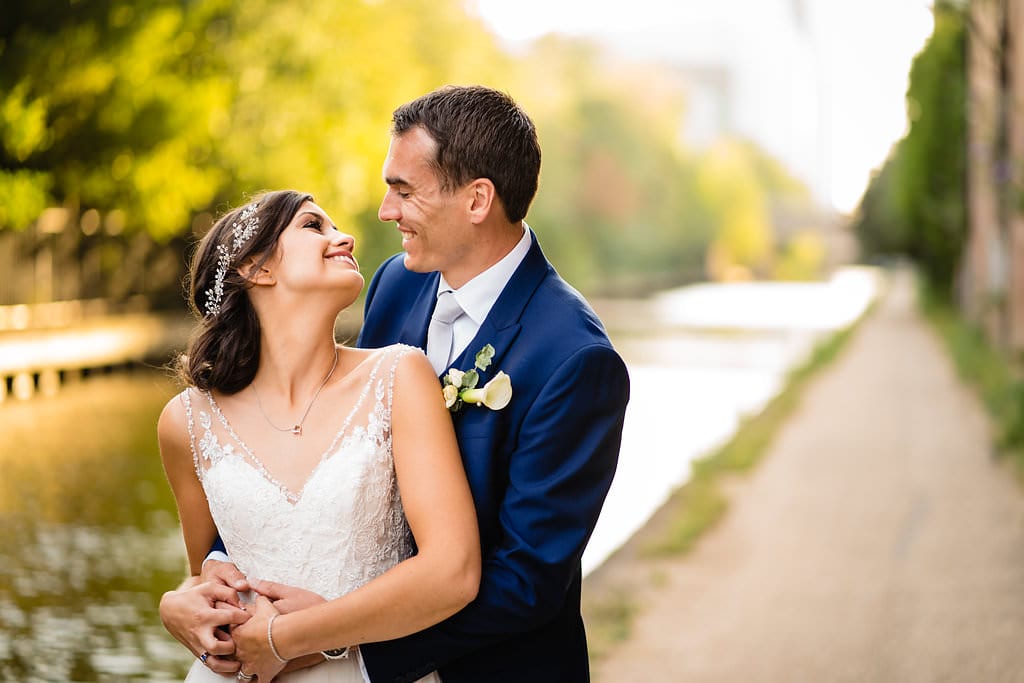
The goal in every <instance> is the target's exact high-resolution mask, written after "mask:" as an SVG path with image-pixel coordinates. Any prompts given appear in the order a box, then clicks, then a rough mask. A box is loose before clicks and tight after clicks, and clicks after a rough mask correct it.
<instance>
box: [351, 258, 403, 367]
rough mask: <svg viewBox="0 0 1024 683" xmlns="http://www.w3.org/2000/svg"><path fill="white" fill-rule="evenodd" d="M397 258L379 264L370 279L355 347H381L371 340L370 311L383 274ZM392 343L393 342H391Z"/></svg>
mask: <svg viewBox="0 0 1024 683" xmlns="http://www.w3.org/2000/svg"><path fill="white" fill-rule="evenodd" d="M396 258H398V256H392V257H391V258H389V259H388V260H387V261H385V262H384V263H382V264H381V266H380V268H378V269H377V271H376V272H375V273H374V274H373V278H371V279H370V285H369V286H368V287H367V288H366V300H365V302H364V303H363V326H362V327H361V328H360V330H359V338H358V339H357V340H356V346H357V347H359V348H361V349H365V348H368V347H375V346H383V345H384V344H382V343H381V341H380V340H378V339H371V337H373V336H374V333H373V320H374V318H373V317H372V316H373V312H372V311H371V310H370V309H371V307H372V304H373V297H374V296H375V295H376V294H377V288H378V287H379V286H380V283H381V280H383V279H384V273H385V272H387V269H388V266H389V265H391V262H392V261H394V260H395V259H396ZM392 341H394V340H392Z"/></svg>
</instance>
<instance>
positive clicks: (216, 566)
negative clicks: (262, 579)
mask: <svg viewBox="0 0 1024 683" xmlns="http://www.w3.org/2000/svg"><path fill="white" fill-rule="evenodd" d="M200 577H201V578H202V580H203V581H212V582H214V583H222V584H224V585H225V586H231V587H232V588H234V589H235V590H236V591H238V592H239V593H244V592H246V591H247V590H249V588H250V586H249V582H248V581H247V580H246V578H245V574H243V573H242V572H240V571H238V567H236V566H235V565H234V564H232V563H231V562H221V561H220V560H206V561H205V562H203V573H202V574H201V575H200ZM231 602H232V604H233V605H236V606H237V605H238V600H233V601H231Z"/></svg>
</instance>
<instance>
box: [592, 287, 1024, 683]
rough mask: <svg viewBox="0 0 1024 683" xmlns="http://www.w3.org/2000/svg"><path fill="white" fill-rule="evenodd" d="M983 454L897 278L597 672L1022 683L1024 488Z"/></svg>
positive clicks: (687, 677) (664, 575) (984, 445)
mask: <svg viewBox="0 0 1024 683" xmlns="http://www.w3.org/2000/svg"><path fill="white" fill-rule="evenodd" d="M680 421H681V424H682V425H683V427H682V428H684V429H685V416H681V420H680ZM991 449H992V446H991V435H990V429H989V426H988V424H987V421H986V417H985V415H984V412H983V408H982V406H981V405H980V403H979V401H978V400H977V399H976V398H975V396H974V395H973V394H972V393H971V391H970V390H969V389H968V388H966V387H965V386H964V385H962V384H961V383H960V382H959V381H958V379H957V377H956V376H955V373H954V370H953V368H952V366H951V364H950V362H949V360H948V359H947V356H946V355H945V353H944V350H943V349H942V348H941V346H940V342H939V341H938V340H937V339H936V338H935V337H934V335H933V334H932V332H931V331H930V330H929V329H928V327H927V324H926V323H925V322H924V321H923V320H922V319H921V318H920V316H919V314H918V313H917V312H916V310H915V304H914V301H913V284H912V282H911V280H910V278H909V276H907V275H905V274H898V275H896V276H894V277H893V278H892V279H891V281H890V287H889V293H888V295H887V296H886V298H885V299H884V300H883V301H882V302H881V303H880V304H879V305H878V307H877V308H876V310H875V312H874V313H873V315H872V316H871V317H870V318H869V319H868V320H867V321H865V322H864V323H863V324H862V325H861V328H860V329H859V330H858V332H857V333H856V335H855V336H854V337H853V338H852V339H851V340H850V341H849V343H848V346H847V347H846V349H845V350H844V351H843V353H842V354H841V355H840V357H839V358H838V359H837V360H836V361H835V362H834V364H833V365H832V366H831V367H830V368H828V369H827V370H826V371H825V372H823V373H822V374H821V375H819V376H818V377H817V378H816V379H815V380H814V381H813V382H812V383H811V384H810V385H809V386H808V387H807V389H806V391H805V393H804V398H803V401H802V404H801V407H800V408H799V409H798V410H797V411H796V413H795V414H794V416H793V417H792V418H791V419H790V421H789V422H788V423H787V424H786V425H785V427H784V428H783V429H782V430H781V432H780V434H779V437H778V438H777V439H776V441H775V443H774V445H773V446H772V448H771V450H770V452H769V453H768V454H766V457H765V459H764V460H763V461H762V462H761V464H760V465H759V466H758V468H757V469H756V471H755V472H754V473H753V474H752V475H751V476H750V477H749V478H747V479H745V480H744V481H742V482H741V483H739V484H738V485H737V486H736V487H735V490H733V491H731V499H732V503H731V508H730V512H729V514H728V516H727V517H726V519H725V520H724V521H723V522H722V523H721V524H720V525H719V526H718V527H717V528H716V529H715V530H714V531H713V532H711V533H710V534H708V535H707V536H706V537H705V538H704V539H703V540H702V541H701V542H700V543H699V544H698V546H697V548H696V549H695V550H694V551H693V552H692V553H690V554H689V555H688V556H685V557H681V558H677V559H672V560H669V561H667V562H661V563H659V564H658V568H657V571H656V572H653V573H650V574H649V576H647V577H646V581H645V583H646V585H647V587H646V588H645V590H644V591H643V592H644V593H646V594H647V595H646V597H641V598H638V599H640V600H641V602H642V603H644V604H646V605H647V606H646V607H645V608H644V609H643V610H642V611H641V613H640V614H639V615H638V616H637V618H636V620H635V622H634V625H633V629H632V635H631V637H630V639H629V640H628V641H626V642H624V643H621V644H619V645H617V646H616V647H615V648H614V649H613V650H612V651H611V653H610V654H609V655H608V656H607V657H606V658H604V659H603V660H602V661H600V662H599V663H598V664H597V665H595V668H594V672H593V674H594V680H595V683H628V682H632V681H636V682H644V683H649V682H651V681H679V682H683V683H686V682H690V681H715V682H719V681H729V682H732V681H742V682H746V681H829V682H831V681H929V682H931V681H972V682H973V681H986V682H987V681H1024V489H1022V487H1021V486H1020V485H1019V484H1018V483H1017V482H1016V481H1015V479H1014V477H1013V475H1012V474H1011V473H1010V471H1009V469H1008V468H1007V467H1005V466H1004V465H1002V464H1001V463H999V462H997V461H995V460H993V458H992V455H991ZM623 558H625V559H623ZM628 561H629V553H624V554H623V555H622V556H620V557H618V558H613V561H612V564H614V563H615V562H618V563H619V565H622V564H623V563H625V562H628ZM625 571H628V568H625V567H623V566H618V567H616V566H612V567H610V568H609V572H607V573H616V572H618V573H622V572H625ZM642 571H646V572H650V569H649V567H648V568H646V569H644V570H642ZM607 573H606V574H607ZM597 581H600V578H598V579H597ZM594 585H600V584H599V583H596V582H595V584H594ZM586 590H588V588H585V591H586Z"/></svg>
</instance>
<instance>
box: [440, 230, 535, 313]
mask: <svg viewBox="0 0 1024 683" xmlns="http://www.w3.org/2000/svg"><path fill="white" fill-rule="evenodd" d="M530 235H531V230H530V226H528V225H527V224H526V223H525V222H524V223H523V236H522V238H520V240H519V242H517V243H516V246H514V247H512V251H510V252H508V253H507V254H505V256H504V257H502V259H501V260H500V261H498V262H497V263H495V264H494V265H493V266H491V267H490V268H488V269H487V270H485V271H484V272H482V273H480V274H479V275H477V276H476V277H474V278H473V279H472V280H470V281H469V282H467V283H466V284H464V285H462V286H461V287H459V288H458V289H454V290H453V289H452V287H451V286H450V285H449V284H448V283H447V282H446V281H445V279H444V275H442V276H441V279H440V281H439V282H438V283H437V293H438V294H440V293H441V292H444V291H451V292H452V293H453V294H454V295H455V300H456V301H458V302H459V306H461V307H462V310H463V311H465V313H466V315H468V316H469V317H470V318H472V319H473V322H474V323H476V324H477V325H482V324H483V322H484V318H486V317H487V314H488V313H490V312H491V308H492V307H493V306H494V304H495V302H497V300H498V297H499V296H501V292H502V290H504V289H505V285H507V284H508V281H509V280H511V279H512V275H513V274H514V273H515V272H516V268H518V267H519V264H520V263H522V262H523V259H524V258H526V254H527V252H528V251H530V245H531V244H532V243H533V238H532V237H531V236H530Z"/></svg>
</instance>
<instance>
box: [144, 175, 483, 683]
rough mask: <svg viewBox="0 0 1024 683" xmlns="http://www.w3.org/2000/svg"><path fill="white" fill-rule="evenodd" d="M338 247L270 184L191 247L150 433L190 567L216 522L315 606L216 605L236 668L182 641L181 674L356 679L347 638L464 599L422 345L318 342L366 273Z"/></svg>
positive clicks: (475, 567)
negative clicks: (187, 307)
mask: <svg viewBox="0 0 1024 683" xmlns="http://www.w3.org/2000/svg"><path fill="white" fill-rule="evenodd" d="M353 246H354V240H353V238H352V237H351V236H349V235H346V234H344V233H342V232H339V231H338V229H337V228H336V227H335V226H334V225H333V224H332V223H331V220H330V218H329V217H328V216H327V214H326V213H324V211H323V210H322V209H321V208H320V207H318V206H317V205H316V204H315V203H313V199H312V197H311V196H310V195H304V194H300V193H298V192H292V191H280V192H270V193H267V194H264V195H262V196H260V197H258V198H257V199H255V200H254V201H252V202H251V203H249V204H247V205H245V206H243V207H239V208H236V209H234V210H232V211H230V212H228V213H227V214H226V215H225V216H224V217H223V218H221V219H220V220H219V221H218V222H217V223H216V224H215V225H214V226H213V228H212V229H211V230H210V232H209V233H208V234H207V235H206V236H205V237H204V239H203V240H202V242H201V243H200V245H199V249H198V251H197V254H196V257H195V258H194V260H193V263H192V267H191V272H190V304H191V305H192V306H193V307H194V311H195V312H196V314H197V315H198V316H199V317H200V323H199V328H198V330H197V331H196V334H195V336H194V337H193V339H192V341H191V343H190V345H189V349H188V353H187V355H186V356H183V357H182V358H181V359H180V362H179V370H180V373H181V375H182V377H183V379H184V381H185V384H186V386H187V388H186V389H185V390H184V391H182V392H181V393H180V394H178V395H177V396H176V397H174V398H172V399H171V400H170V401H169V402H168V404H167V406H166V407H165V408H164V411H163V413H162V414H161V416H160V421H159V424H158V427H157V431H158V436H159V442H160V452H161V457H162V459H163V464H164V469H165V472H166V475H167V479H168V481H169V483H170V486H171V488H172V490H173V492H174V497H175V500H176V503H177V507H178V514H179V517H180V520H181V525H182V531H183V535H184V540H185V547H186V550H187V553H188V561H189V568H190V571H191V574H192V576H193V577H198V576H199V575H200V573H201V569H202V562H203V558H204V557H205V555H206V554H207V552H208V550H209V549H210V547H211V544H212V543H213V542H214V539H215V538H216V537H217V536H218V534H219V535H220V537H221V538H222V540H223V542H224V545H225V546H226V549H227V551H228V553H229V554H230V556H231V559H232V561H233V562H235V564H236V565H237V566H238V568H239V569H240V570H242V572H243V573H244V574H245V575H246V577H247V578H248V579H249V582H250V583H251V584H254V585H256V587H257V588H259V587H260V586H261V585H267V586H271V585H274V584H288V585H292V586H297V587H301V588H304V589H306V590H308V591H311V592H313V593H316V594H318V595H319V596H321V597H322V598H324V599H325V600H326V601H325V602H321V603H320V604H317V605H316V606H314V607H308V608H306V609H301V610H298V611H289V613H287V614H284V613H279V610H278V609H277V608H276V607H275V605H274V602H273V601H272V600H270V599H268V598H267V597H266V596H263V595H258V594H257V595H256V598H255V600H254V601H249V602H239V601H237V600H233V599H229V600H227V601H226V602H229V603H233V604H235V605H239V606H238V607H235V606H233V605H230V604H229V605H224V604H222V605H221V607H223V608H224V609H225V610H226V612H225V614H227V615H228V616H227V617H226V618H225V622H230V623H232V624H235V625H233V626H231V627H230V628H231V638H232V639H233V640H234V642H235V653H236V658H237V661H238V666H237V667H236V666H235V662H229V666H230V669H225V668H224V667H223V666H222V667H221V669H220V670H233V671H236V672H237V675H235V674H234V673H232V674H228V675H222V674H218V673H214V672H213V671H211V670H210V669H209V668H207V666H204V664H206V662H207V659H208V658H209V657H212V656H213V655H211V654H210V653H209V652H203V653H201V654H200V653H198V652H197V653H194V654H197V655H198V656H199V657H200V660H201V661H196V662H195V663H194V664H193V667H192V669H191V671H190V672H189V675H188V678H187V679H186V680H188V681H207V680H208V681H223V680H225V679H229V678H236V677H237V678H238V679H239V680H243V681H244V680H250V679H252V678H254V677H258V678H259V681H260V682H261V683H267V682H268V681H271V680H275V676H276V680H279V681H285V680H287V681H289V682H295V683H297V682H299V681H302V682H307V681H309V682H312V681H359V682H362V681H364V675H363V673H362V666H361V663H360V655H359V649H358V644H359V643H363V642H371V641H381V640H389V639H392V638H397V637H400V636H403V635H407V634H410V633H413V632H416V631H419V630H421V629H423V628H425V627H427V626H430V625H432V624H434V623H437V622H439V621H441V620H443V619H445V618H447V617H448V616H450V615H452V614H454V613H455V612H457V611H459V610H460V609H461V608H462V607H463V606H465V605H466V604H468V603H469V602H470V601H471V600H472V599H473V598H474V596H475V595H476V591H477V588H478V583H479V578H480V545H479V540H478V531H477V525H476V518H475V516H474V509H473V501H472V498H471V495H470V491H469V487H468V485H467V483H466V477H465V473H464V471H463V469H462V463H461V461H460V459H459V452H458V447H457V445H456V441H455V435H454V432H453V429H452V425H451V420H450V418H449V415H448V413H447V410H446V409H445V406H444V401H443V399H442V396H441V391H440V387H439V385H438V381H437V376H436V374H435V373H434V371H433V369H432V368H431V366H430V364H429V362H428V361H427V359H426V357H425V356H424V355H423V353H422V352H421V351H420V350H419V349H413V348H412V347H407V346H400V345H395V346H389V347H385V348H382V349H372V350H366V349H354V348H348V347H345V346H341V345H338V344H336V343H335V340H334V323H335V319H336V317H337V315H338V314H339V312H340V311H341V310H342V309H344V308H346V307H347V306H349V305H350V304H352V303H353V302H354V301H355V299H356V297H357V296H358V295H359V292H360V291H361V289H362V287H363V277H362V275H361V274H360V273H359V268H358V266H357V264H356V261H355V259H354V258H353V256H352V249H353ZM414 548H415V554H413V552H414ZM191 581H192V583H193V584H195V583H196V582H197V581H198V579H196V578H193V579H192V580H191ZM262 582H274V584H271V583H266V584H264V583H262ZM221 588H222V589H226V587H221ZM271 595H272V594H271ZM232 597H233V596H232ZM222 599H223V598H222ZM240 610H244V613H240ZM281 611H282V612H284V611H288V610H281ZM243 622H244V623H243ZM225 628H227V627H225ZM217 661H218V662H222V663H223V661H224V660H222V659H219V658H218V659H217ZM314 664H315V665H314ZM421 680H428V681H437V680H439V678H438V677H437V675H436V673H435V674H431V675H430V676H428V677H426V678H424V679H421Z"/></svg>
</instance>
